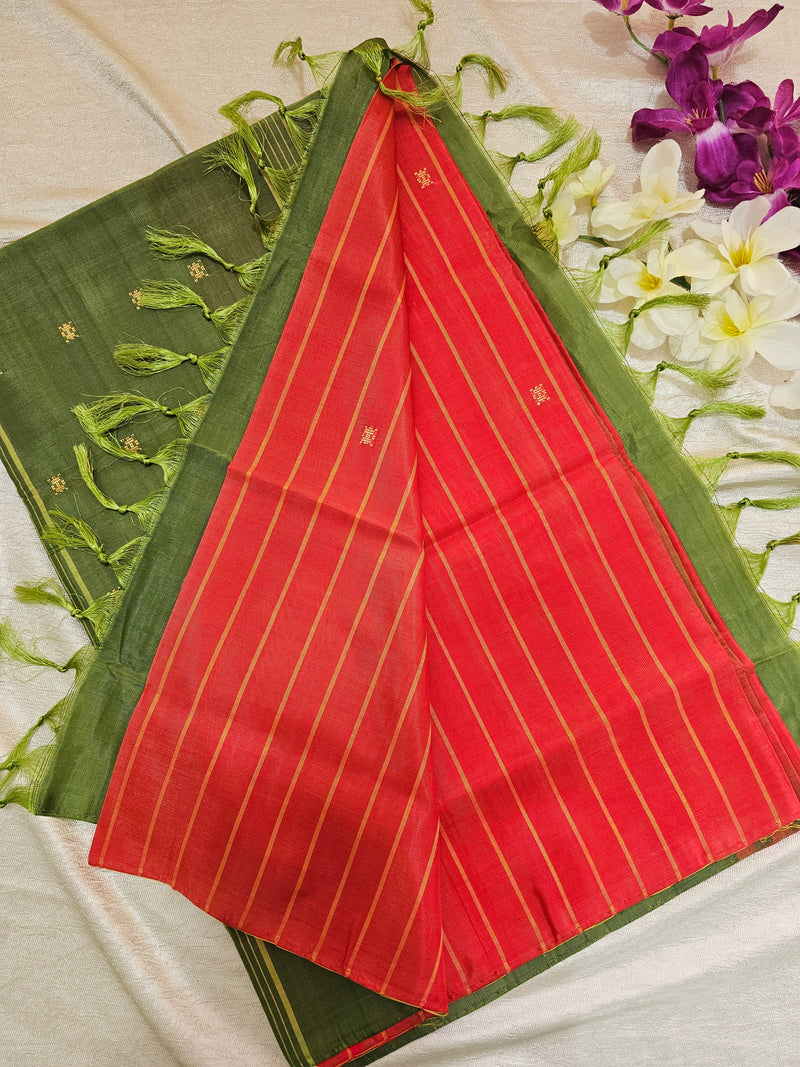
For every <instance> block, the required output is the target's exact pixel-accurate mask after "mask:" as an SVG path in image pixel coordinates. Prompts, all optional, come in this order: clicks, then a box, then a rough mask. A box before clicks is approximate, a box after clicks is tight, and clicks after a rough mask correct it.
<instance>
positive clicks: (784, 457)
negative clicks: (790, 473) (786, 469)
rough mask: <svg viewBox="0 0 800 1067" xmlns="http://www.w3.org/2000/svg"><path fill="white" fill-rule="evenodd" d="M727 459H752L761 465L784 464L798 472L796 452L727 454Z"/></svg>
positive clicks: (798, 464)
mask: <svg viewBox="0 0 800 1067" xmlns="http://www.w3.org/2000/svg"><path fill="white" fill-rule="evenodd" d="M728 459H752V460H756V461H761V462H763V463H786V464H787V465H788V466H790V467H794V468H795V469H797V470H800V454H798V453H797V452H729V453H728Z"/></svg>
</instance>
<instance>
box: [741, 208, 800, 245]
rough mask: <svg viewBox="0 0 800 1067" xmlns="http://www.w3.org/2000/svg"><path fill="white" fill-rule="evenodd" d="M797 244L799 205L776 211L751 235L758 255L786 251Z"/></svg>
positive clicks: (799, 227)
mask: <svg viewBox="0 0 800 1067" xmlns="http://www.w3.org/2000/svg"><path fill="white" fill-rule="evenodd" d="M765 199H766V198H765ZM751 203H752V201H751ZM798 244H800V207H785V208H783V209H782V210H781V211H776V212H775V214H774V215H772V216H771V217H770V218H768V219H767V221H766V222H763V223H762V224H761V225H760V226H759V227H758V230H757V231H756V233H755V234H754V235H753V245H754V248H755V249H756V250H757V251H758V252H759V254H760V255H774V254H775V253H776V252H786V251H788V249H790V248H794V247H795V245H798Z"/></svg>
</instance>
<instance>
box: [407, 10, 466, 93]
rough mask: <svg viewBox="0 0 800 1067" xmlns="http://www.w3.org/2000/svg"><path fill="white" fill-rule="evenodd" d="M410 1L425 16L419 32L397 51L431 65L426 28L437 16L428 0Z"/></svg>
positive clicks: (426, 65) (418, 28) (420, 62)
mask: <svg viewBox="0 0 800 1067" xmlns="http://www.w3.org/2000/svg"><path fill="white" fill-rule="evenodd" d="M410 2H411V6H412V7H413V8H414V10H415V11H418V12H419V13H420V14H421V15H422V16H423V17H422V19H421V20H420V21H419V22H418V23H417V32H416V33H415V34H414V36H413V37H412V38H411V40H410V41H409V42H408V44H405V45H403V47H402V48H398V49H397V51H398V52H400V53H401V54H402V55H404V56H408V58H409V59H413V60H414V62H415V63H419V65H420V66H422V67H430V65H431V60H430V56H429V55H428V44H427V42H426V40H425V30H427V28H428V27H429V26H431V25H432V24H433V21H434V18H435V15H434V13H433V8H432V7H431V5H430V4H429V3H428V2H427V0H410ZM462 63H463V60H462ZM460 106H461V105H460V104H459V107H460Z"/></svg>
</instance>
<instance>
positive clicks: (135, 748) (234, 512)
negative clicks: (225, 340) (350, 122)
mask: <svg viewBox="0 0 800 1067" xmlns="http://www.w3.org/2000/svg"><path fill="white" fill-rule="evenodd" d="M392 121H393V116H392V115H389V116H387V120H386V122H385V123H384V126H383V128H382V130H381V132H380V134H379V136H378V138H377V140H376V143H375V147H374V149H373V152H372V155H371V157H370V159H369V162H368V164H367V166H366V168H365V170H364V174H363V176H362V179H361V183H360V185H359V187H358V190H357V192H356V195H355V197H354V198H353V203H352V205H351V207H350V213H349V214H348V216H347V220H346V222H345V225H344V228H343V230H342V233H341V236H340V238H339V241H338V243H337V245H336V248H335V249H334V252H333V255H332V256H331V259H330V262H329V264H328V270H327V272H326V275H325V278H324V279H323V284H322V287H321V290H320V293H319V295H318V298H317V302H316V305H315V307H314V310H313V311H312V313H311V316H310V318H309V321H308V326H307V328H306V332H305V334H304V336H303V339H302V341H301V343H300V345H299V346H298V350H297V353H296V355H295V359H294V362H293V364H292V366H291V367H290V369H289V373H288V376H287V379H286V383H285V384H284V388H283V392H282V393H281V396H280V397H279V398H278V401H277V403H276V405H275V409H274V411H273V413H272V419H271V420H270V424H269V426H268V428H267V431H266V433H265V435H264V438H263V440H262V441H261V445H260V446H259V448H258V451H257V452H256V455H255V457H254V459H253V462H252V464H251V465H250V467H249V469H248V470H247V472H246V473H245V476H244V479H243V481H242V486H241V488H240V490H239V496H238V498H237V500H236V503H235V504H234V506H233V508H232V509H231V513H230V515H229V516H228V521H227V523H226V526H225V529H224V530H223V532H222V535H221V536H220V539H219V542H218V544H217V546H216V548H215V550H214V555H213V556H212V558H211V560H210V562H209V564H208V567H207V568H206V572H205V574H204V575H203V577H202V579H201V581H200V584H199V586H198V589H197V592H196V593H195V596H194V599H193V600H192V603H191V604H190V606H189V609H188V611H187V613H186V617H185V618H184V620H183V623H182V624H181V627H180V630H179V631H178V634H177V635H176V637H175V640H174V642H173V645H172V648H171V649H170V651H169V653H168V654H167V657H166V661H165V663H164V669H163V671H162V674H161V678H160V679H159V682H158V685H157V687H156V692H155V693H154V695H153V699H152V701H151V702H150V705H149V707H148V709H147V711H146V713H145V715H144V718H143V720H142V723H141V726H140V727H139V732H138V734H137V736H136V738H135V740H134V742H133V745H132V747H131V750H130V753H129V755H128V760H127V763H126V765H125V771H124V772H123V777H122V781H121V783H120V787H119V791H118V793H117V796H116V798H115V801H114V806H113V808H112V811H111V815H110V816H109V822H108V827H107V829H106V833H105V837H104V838H103V847H102V850H101V852H100V856H99V859H98V866H100V867H102V866H103V865H104V860H105V854H106V851H107V849H108V845H109V841H110V838H111V834H112V833H113V830H114V825H115V823H116V820H117V817H118V815H119V809H120V806H121V804H122V798H123V796H124V793H125V790H126V788H127V784H128V779H129V777H130V774H131V771H132V768H133V764H134V762H135V760H136V756H137V755H138V752H139V748H140V746H141V743H142V740H143V737H144V733H145V731H146V730H147V727H148V725H149V722H150V719H151V717H152V715H153V713H154V711H155V708H156V705H157V704H158V702H159V700H160V699H161V694H162V692H163V690H164V686H165V685H166V681H167V677H168V675H169V673H170V671H171V669H172V665H173V663H174V660H175V657H176V656H177V654H178V651H179V649H180V646H181V644H182V642H183V638H184V637H185V635H186V631H187V630H188V628H189V625H190V623H191V621H192V618H193V616H194V613H195V611H196V610H197V607H198V605H199V603H200V601H201V599H202V596H203V593H204V592H205V588H206V585H207V584H208V582H209V581H210V579H211V576H212V574H213V572H214V569H215V567H216V565H217V562H218V560H219V557H220V555H221V554H222V551H223V549H224V548H225V545H226V543H227V541H228V537H229V536H230V533H231V531H232V529H233V525H234V523H235V521H236V518H237V516H238V514H239V510H240V508H241V505H242V503H243V501H244V497H245V494H246V493H247V490H248V488H249V485H250V479H251V477H252V475H253V472H254V471H255V469H256V467H257V466H258V464H259V463H260V461H261V456H262V455H263V453H264V450H265V449H266V447H267V444H268V443H269V441H270V438H271V436H272V432H273V430H274V428H275V423H276V421H277V419H278V416H279V414H280V412H281V410H282V409H283V404H284V401H285V400H286V395H287V393H288V391H289V387H290V385H291V384H292V382H293V380H294V376H295V374H296V373H297V368H298V367H299V365H300V360H301V358H302V356H303V353H304V352H305V349H306V346H307V344H308V340H309V337H310V335H311V332H312V330H313V327H314V325H315V324H316V321H317V318H318V316H319V312H320V309H321V307H322V304H323V301H324V298H325V295H326V293H327V290H328V285H329V284H330V279H331V275H332V274H333V271H334V269H335V268H336V266H337V264H338V261H339V257H340V256H341V253H342V249H343V247H344V244H345V241H346V239H347V237H348V235H349V232H350V228H351V226H352V224H353V220H354V218H355V214H356V210H357V209H358V207H359V206H360V204H361V201H362V198H363V196H364V191H365V189H366V186H367V182H368V180H369V178H370V177H371V176H372V171H373V169H374V166H375V163H376V161H377V158H378V155H379V153H380V150H381V148H382V147H383V143H384V141H385V139H386V136H387V134H388V132H389V129H390V128H391V125H392Z"/></svg>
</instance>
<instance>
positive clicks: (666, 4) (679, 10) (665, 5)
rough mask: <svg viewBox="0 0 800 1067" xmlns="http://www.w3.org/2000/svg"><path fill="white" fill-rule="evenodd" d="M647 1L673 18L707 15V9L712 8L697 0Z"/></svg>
mask: <svg viewBox="0 0 800 1067" xmlns="http://www.w3.org/2000/svg"><path fill="white" fill-rule="evenodd" d="M647 3H648V4H649V5H650V7H654V8H655V9H656V11H663V12H664V14H665V15H669V17H670V18H673V19H677V18H680V17H681V15H707V14H708V12H709V11H713V10H714V9H713V8H712V7H708V5H707V4H701V3H699V2H698V0H647Z"/></svg>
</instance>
